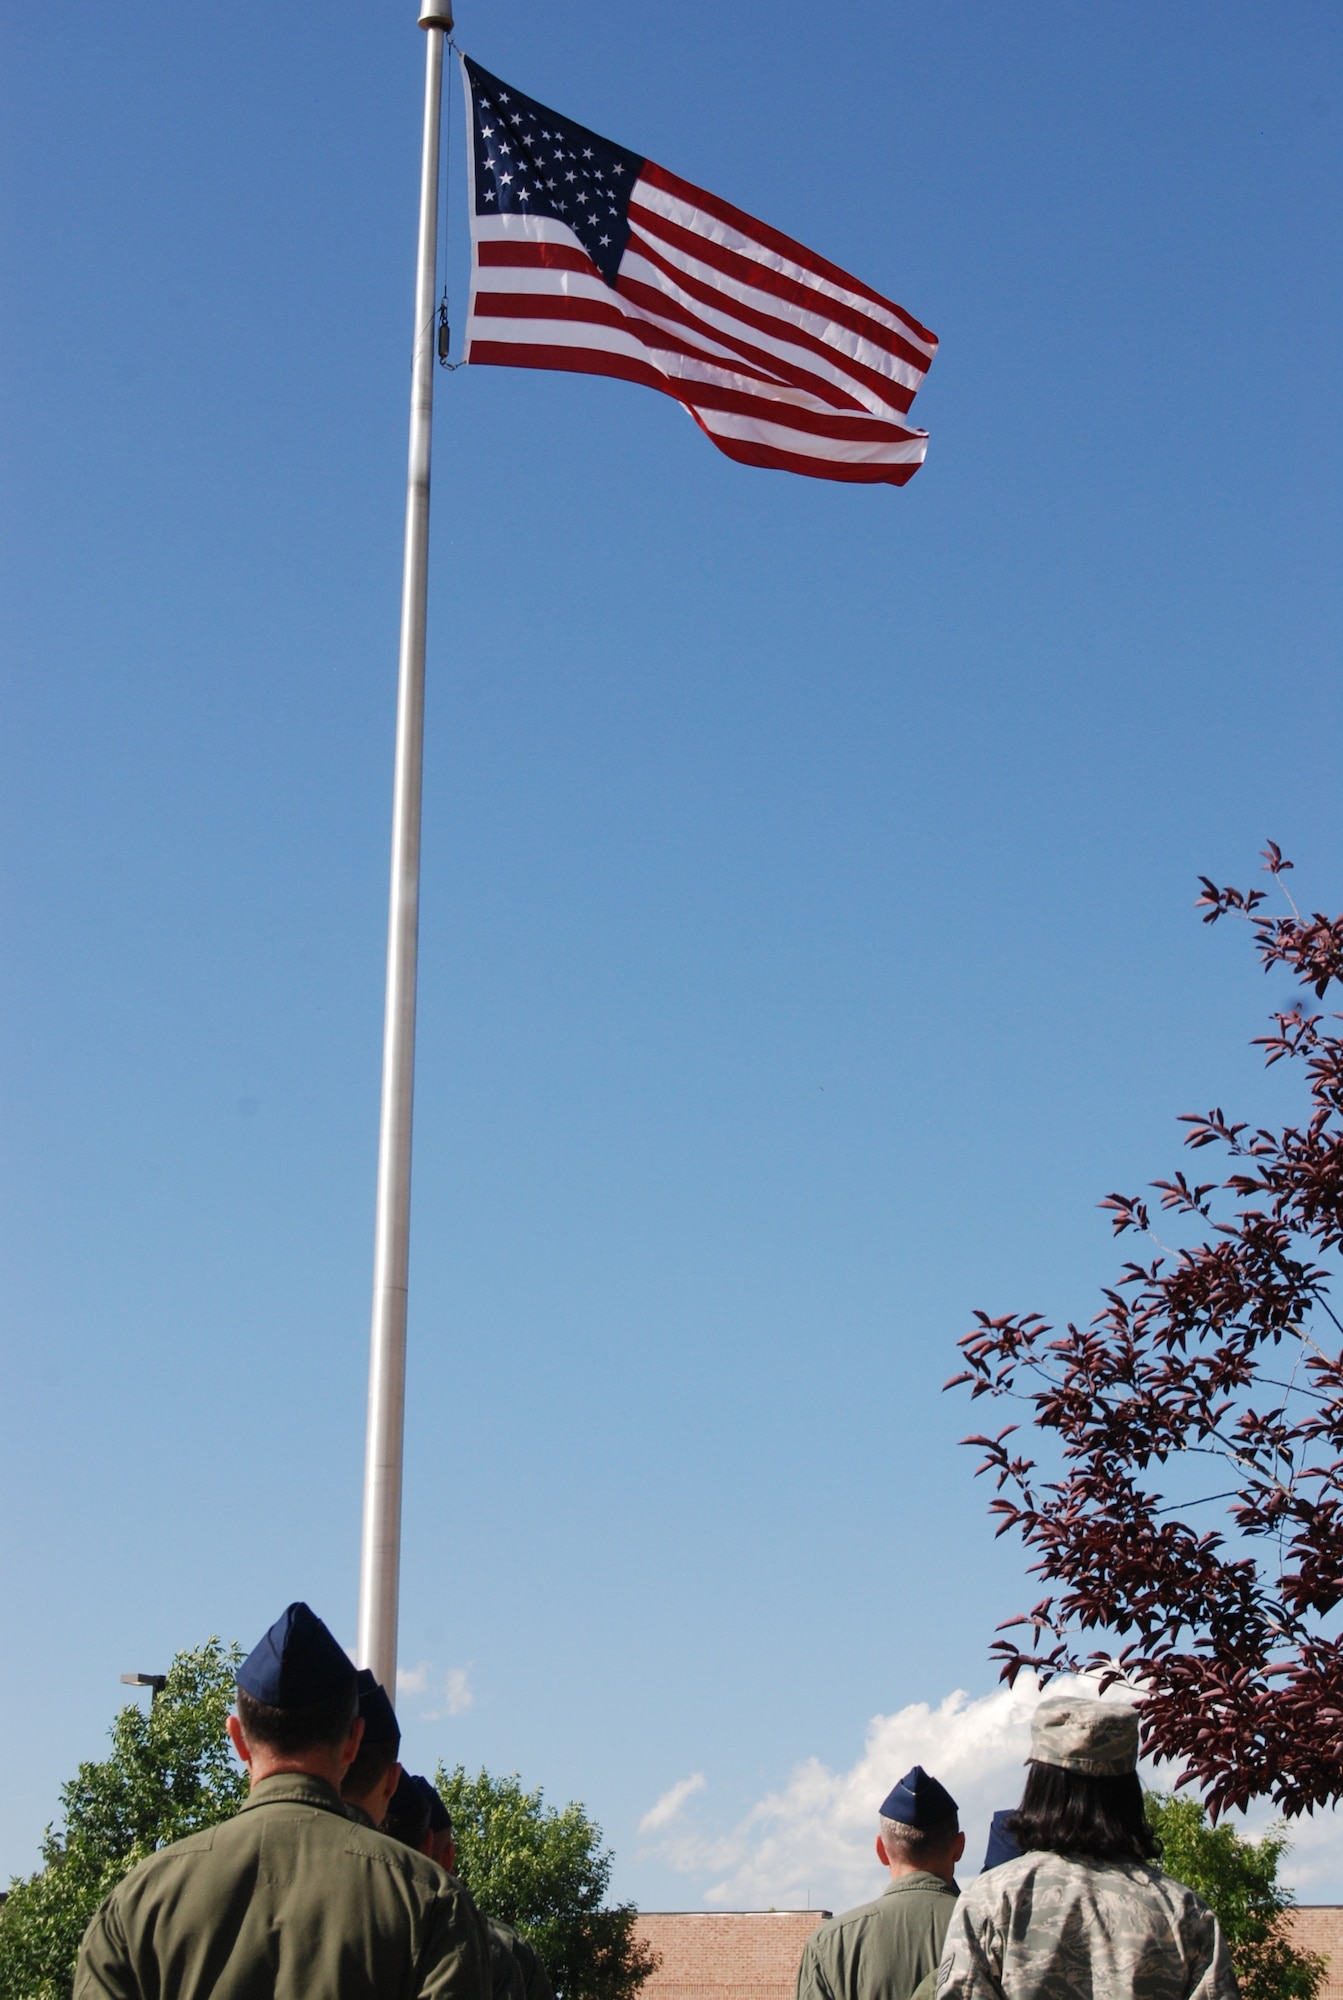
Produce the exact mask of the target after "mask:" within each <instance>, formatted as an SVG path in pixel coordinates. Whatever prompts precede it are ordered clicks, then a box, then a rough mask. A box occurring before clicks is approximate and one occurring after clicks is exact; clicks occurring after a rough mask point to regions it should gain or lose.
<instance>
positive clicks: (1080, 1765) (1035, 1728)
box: [1026, 1695, 1138, 1778]
mask: <svg viewBox="0 0 1343 2000" xmlns="http://www.w3.org/2000/svg"><path fill="white" fill-rule="evenodd" d="M1026 1761H1027V1763H1028V1764H1057V1765H1058V1766H1059V1768H1060V1769H1061V1770H1064V1771H1084V1772H1085V1773H1086V1774H1087V1775H1088V1776H1089V1777H1092V1778H1119V1777H1122V1776H1123V1775H1124V1773H1125V1772H1126V1771H1136V1770H1137V1768H1138V1711H1137V1709H1136V1708H1128V1707H1126V1706H1125V1705H1124V1704H1123V1703H1121V1702H1117V1701H1081V1700H1079V1699H1078V1698H1077V1697H1076V1696H1075V1695H1055V1696H1054V1697H1053V1698H1052V1699H1051V1700H1049V1701H1042V1702H1041V1703H1040V1706H1039V1707H1038V1708H1037V1709H1036V1711H1035V1714H1034V1716H1033V1717H1032V1719H1031V1754H1030V1756H1029V1757H1028V1758H1027V1759H1026Z"/></svg>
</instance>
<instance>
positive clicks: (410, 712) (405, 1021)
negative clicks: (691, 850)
mask: <svg viewBox="0 0 1343 2000" xmlns="http://www.w3.org/2000/svg"><path fill="white" fill-rule="evenodd" d="M419 20H420V26H421V27H422V28H423V29H425V30H426V47H425V82H424V147H423V152H422V156H421V164H420V233H419V247H418V254H417V259H416V276H415V343H414V348H413V350H412V358H411V386H410V462H409V467H408V471H407V479H406V545H405V562H404V568H403V572H402V586H401V653H400V663H399V669H398V677H397V707H396V767H395V777H394V782H393V793H392V878H391V892H390V898H389V908H388V919H387V999H386V1010H385V1014H384V1023H383V1044H382V1112H381V1117H380V1120H379V1127H378V1195H377V1211H376V1221H375V1227H374V1244H373V1324H372V1331H371V1336H370V1342H369V1371H368V1433H367V1443H366V1447H365V1458H364V1520H363V1537H362V1544H361V1550H360V1561H359V1636H358V1645H357V1652H358V1659H359V1664H360V1665H361V1666H365V1667H371V1668H372V1669H373V1673H374V1675H375V1676H376V1678H377V1679H378V1680H379V1681H380V1682H381V1684H382V1685H383V1687H385V1688H386V1689H387V1690H388V1692H389V1694H391V1695H392V1696H393V1698H395V1693H396V1627H397V1612H398V1601H399V1595H400V1583H401V1461H402V1448H403V1439H404V1432H405V1404H406V1288H407V1279H408V1273H409V1263H410V1146H411V1116H412V1111H413V1108H414V1091H415V972H416V955H417V948H418V943H419V906H420V793H421V781H422V776H423V765H424V633H425V615H426V600H427V593H428V563H429V457H430V445H431V442H432V429H433V412H434V358H435V341H434V278H435V272H436V268H437V261H438V144H439V119H440V112H441V108H442V99H443V47H444V43H445V41H446V40H447V37H448V35H449V34H451V32H452V9H451V4H450V0H438V4H434V0H426V4H424V5H423V6H422V7H421V9H420V16H419Z"/></svg>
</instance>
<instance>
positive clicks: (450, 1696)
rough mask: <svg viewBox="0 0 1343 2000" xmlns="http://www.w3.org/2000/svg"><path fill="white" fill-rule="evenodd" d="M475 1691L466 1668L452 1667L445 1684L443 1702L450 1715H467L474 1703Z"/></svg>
mask: <svg viewBox="0 0 1343 2000" xmlns="http://www.w3.org/2000/svg"><path fill="white" fill-rule="evenodd" d="M475 1698H476V1696H475V1690H474V1689H473V1688H472V1686H471V1676H470V1674H469V1673H468V1672H467V1670H466V1668H465V1667H452V1668H450V1669H449V1671H448V1678H447V1679H446V1681H444V1683H443V1701H444V1705H445V1707H446V1709H447V1712H448V1714H449V1715H465V1713H466V1711H467V1709H468V1708H470V1706H471V1704H472V1703H473V1702H474V1700H475Z"/></svg>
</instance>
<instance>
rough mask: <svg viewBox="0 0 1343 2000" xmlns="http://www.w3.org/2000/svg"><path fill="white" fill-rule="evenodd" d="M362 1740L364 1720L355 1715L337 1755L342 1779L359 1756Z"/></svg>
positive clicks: (360, 1716)
mask: <svg viewBox="0 0 1343 2000" xmlns="http://www.w3.org/2000/svg"><path fill="white" fill-rule="evenodd" d="M363 1740H364V1718H363V1716H362V1715H356V1717H355V1718H354V1721H353V1722H352V1723H351V1724H350V1733H349V1735H348V1736H347V1737H346V1739H345V1741H344V1743H343V1744H342V1745H341V1747H340V1750H339V1752H338V1753H337V1754H338V1756H339V1758H340V1769H341V1776H342V1777H344V1775H345V1773H346V1772H347V1771H348V1770H349V1768H350V1766H351V1764H353V1762H354V1760H355V1758H356V1757H357V1756H358V1755H359V1745H360V1744H361V1743H362V1742H363Z"/></svg>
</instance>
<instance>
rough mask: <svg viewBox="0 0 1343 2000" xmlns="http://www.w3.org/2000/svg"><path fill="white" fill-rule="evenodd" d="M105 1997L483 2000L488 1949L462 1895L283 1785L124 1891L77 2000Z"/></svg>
mask: <svg viewBox="0 0 1343 2000" xmlns="http://www.w3.org/2000/svg"><path fill="white" fill-rule="evenodd" d="M103 1996H107V2000H490V1973H489V1945H488V1942H487V1940H486V1935H485V1929H484V1925H483V1923H482V1921H481V1918H480V1915H479V1913H478V1911H477V1909H476V1906H475V1904H474V1903H473V1902H472V1901H471V1898H470V1896H469V1895H468V1893H467V1891H466V1890H465V1888H463V1886H462V1884H461V1883H460V1882H457V1881H455V1880H454V1879H453V1878H452V1877H451V1876H450V1875H445V1874H444V1873H443V1870H442V1869H441V1868H440V1867H439V1866H438V1865H437V1863H436V1862H433V1861H430V1860H429V1859H428V1857H427V1856H426V1855H423V1854H416V1853H415V1852H414V1851H413V1850H412V1849H411V1848H409V1847H403V1846H402V1844H401V1843H400V1841H396V1840H390V1839H389V1838H388V1837H387V1835H386V1834H383V1833H375V1832H372V1831H370V1830H368V1829H367V1828H365V1827H362V1826H360V1825H358V1824H357V1822H356V1821H354V1820H353V1819H352V1818H351V1817H350V1816H349V1814H348V1813H347V1812H346V1809H345V1807H344V1806H343V1804H342V1803H341V1800H340V1797H339V1795H338V1794H337V1793H336V1792H335V1791H334V1790H333V1789H332V1787H331V1786H330V1785H328V1784H326V1783H325V1782H324V1780H322V1779H321V1778H314V1777H309V1776H308V1775H306V1774H305V1773H302V1772H284V1773H280V1774H277V1775H276V1776H274V1777H270V1778H263V1779H262V1780H261V1781H260V1783H259V1784H256V1785H254V1786H253V1787H252V1791H251V1794H250V1796H249V1798H248V1800H247V1803H246V1805H245V1806H243V1808H242V1810H241V1811H240V1812H239V1813H238V1814H237V1815H236V1816H235V1817H234V1818H233V1819H231V1820H226V1821H224V1822H223V1824H222V1825H220V1826H215V1827H211V1828H209V1830H208V1831H207V1832H205V1833H193V1834H191V1835H190V1836H189V1837H188V1838H187V1839H186V1840H179V1841H176V1842H174V1844H173V1845H172V1846H171V1847H165V1848H162V1849H161V1850H160V1851H159V1852H158V1853H157V1854H151V1855H150V1856H149V1858H148V1859H147V1860H145V1861H142V1862H140V1864H139V1866H138V1867H136V1868H132V1870H131V1872H130V1874H129V1875H127V1876H126V1877H125V1879H124V1880H123V1881H121V1882H119V1883H118V1885H117V1887H116V1888H115V1889H114V1890H113V1891H112V1893H111V1895H110V1896H109V1897H108V1898H107V1900H106V1902H104V1903H103V1905H102V1906H101V1908H100V1909H99V1910H98V1912H97V1914H96V1915H95V1917H94V1919H93V1921H92V1923H91V1924H90V1925H89V1928H88V1930H87V1931H86V1932H85V1934H84V1942H83V1944H82V1945H81V1946H80V1950H79V1964H78V1966H77V1968H76V1971H75V2000H103Z"/></svg>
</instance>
